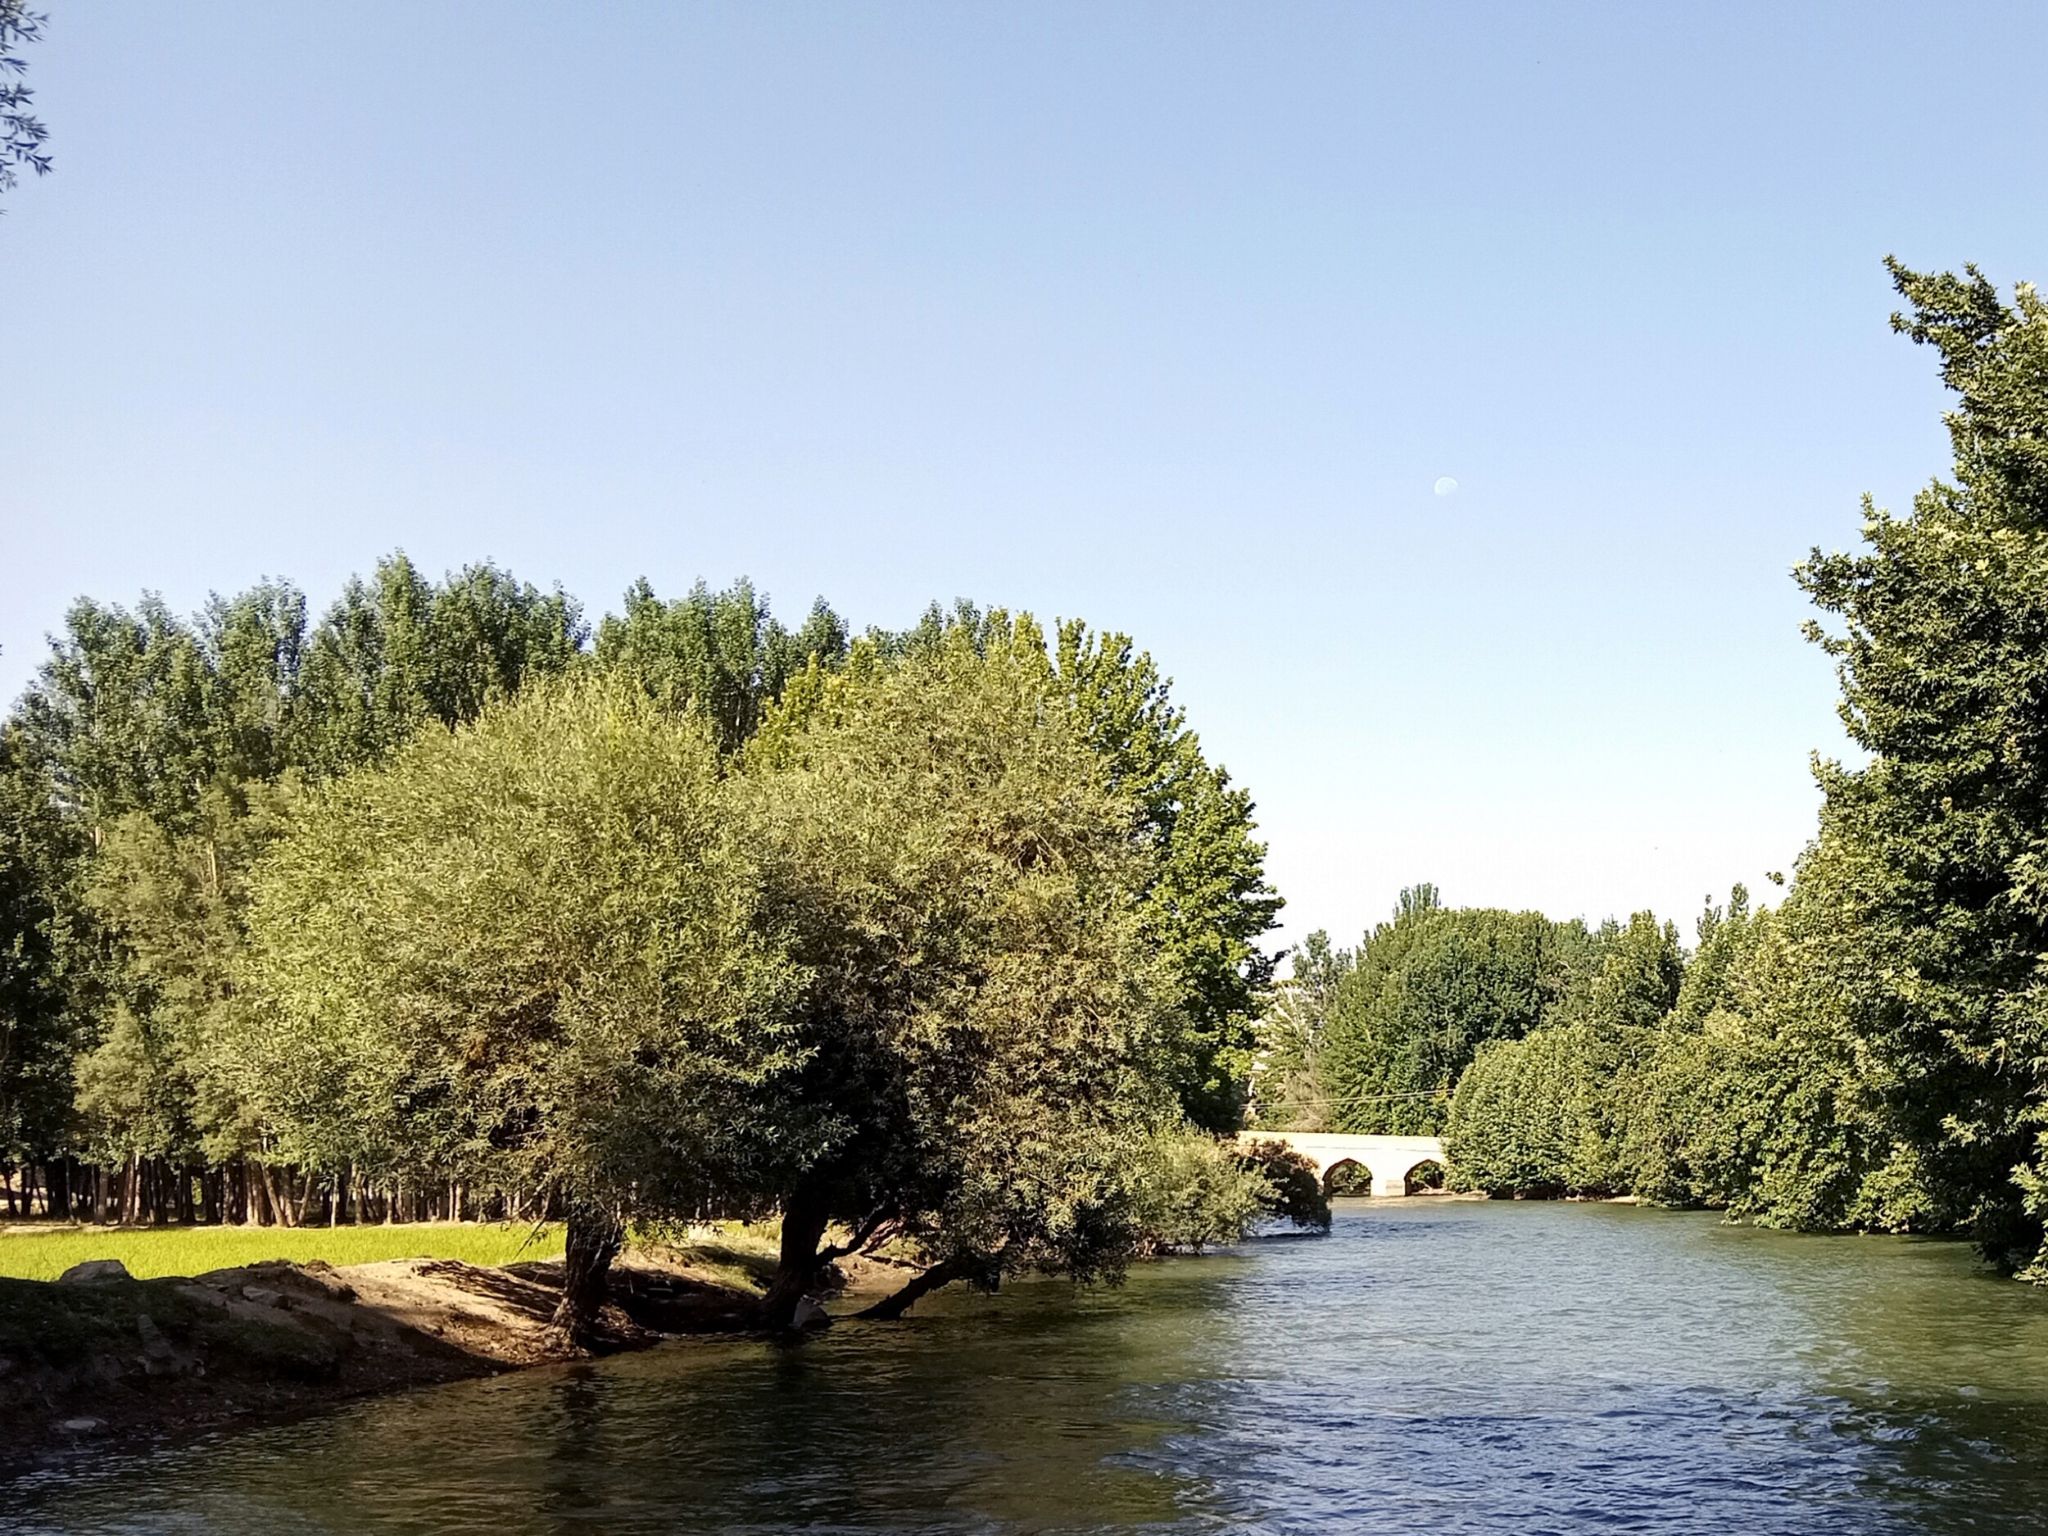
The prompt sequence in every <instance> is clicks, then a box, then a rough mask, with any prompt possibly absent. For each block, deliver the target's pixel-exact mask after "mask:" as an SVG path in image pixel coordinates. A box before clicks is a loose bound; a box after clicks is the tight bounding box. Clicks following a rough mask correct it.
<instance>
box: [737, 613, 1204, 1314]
mask: <svg viewBox="0 0 2048 1536" xmlns="http://www.w3.org/2000/svg"><path fill="white" fill-rule="evenodd" d="M987 638H988V637H982V640H979V641H978V640H977V638H976V637H975V636H973V635H970V634H969V633H967V632H966V631H964V630H955V631H953V632H952V633H950V634H948V635H946V636H945V637H943V638H942V640H941V642H940V643H939V644H937V645H936V646H934V647H932V648H930V649H928V650H925V651H920V652H915V653H911V654H905V655H902V656H901V657H900V659H898V660H896V661H895V662H893V663H890V662H888V661H886V660H885V659H884V658H883V657H881V656H880V655H878V654H877V653H876V648H874V647H873V646H871V645H868V644H866V643H863V644H862V645H860V646H856V647H855V649H854V653H853V655H852V656H851V657H850V658H849V662H848V665H847V667H846V669H845V670H844V671H843V672H842V673H840V674H838V675H836V676H831V677H827V676H825V675H824V674H823V673H822V671H820V670H818V669H815V668H814V669H812V671H811V672H810V673H809V674H808V677H807V679H806V680H805V681H804V682H803V684H802V685H801V686H792V687H791V689H790V690H789V693H788V696H787V697H786V699H785V700H784V702H783V704H782V705H781V706H779V707H778V708H777V709H776V710H775V711H772V712H771V714H770V718H769V719H768V721H767V722H766V724H765V725H764V728H763V729H762V731H761V733H760V735H759V736H758V737H757V739H756V740H755V742H754V743H753V745H752V746H751V747H750V748H749V749H748V752H747V754H746V758H745V771H744V774H743V777H742V783H743V784H744V785H745V786H746V788H747V790H748V792H749V798H748V806H749V817H750V822H751V826H752V830H751V832H750V834H749V841H750V843H751V844H752V845H753V846H757V847H759V848H761V849H762V850H764V854H765V857H766V858H767V861H768V870H769V874H768V879H767V888H768V890H769V892H770V893H771V894H770V899H769V905H768V910H767V918H768V921H769V922H770V923H771V924H772V926H773V928H774V929H775V931H777V932H779V933H782V934H784V935H786V936H787V941H788V943H789V945H790V954H791V957H792V959H793V960H795V961H796V962H797V963H798V964H799V965H800V966H801V967H802V968H803V970H804V972H805V973H806V975H807V976H808V977H809V978H810V980H809V984H808V989H807V992H806V994H805V997H804V1000H803V1003H802V1008H801V1017H800V1024H799V1028H798V1038H799V1039H800V1040H801V1041H802V1042H803V1044H804V1050H805V1057H806V1064H805V1066H804V1068H803V1070H802V1071H801V1073H799V1074H798V1076H797V1078H796V1080H795V1084H794V1091H795V1093H796V1096H797V1098H798V1100H799V1101H800V1102H801V1104H802V1105H803V1106H804V1109H803V1118H804V1120H805V1122H806V1123H807V1124H809V1125H812V1126H814V1127H816V1128H817V1131H818V1136H819V1140H820V1142H821V1144H822V1148H823V1149H822V1151H821V1152H820V1153H819V1155H817V1156H815V1157H812V1158H809V1159H807V1160H802V1161H798V1162H794V1163H792V1164H790V1165H789V1166H788V1167H787V1168H786V1170H785V1171H784V1174H783V1182H782V1183H781V1185H780V1186H779V1188H778V1191H777V1193H778V1196H779V1200H778V1203H779V1205H780V1207H781V1209H782V1213H783V1221H782V1254H781V1264H780V1269H779V1272H778V1275H777V1279H776V1282H775V1284H774V1286H773V1287H772V1288H771V1290H770V1295H769V1303H768V1316H769V1318H770V1320H771V1322H777V1321H783V1320H786V1319H787V1317H788V1316H789V1314H790V1312H791V1311H792V1310H793V1308H794V1306H795V1303H796V1301H797V1299H798V1298H799V1297H800V1296H801V1295H802V1293H803V1291H804V1290H805V1289H806V1288H807V1287H809V1286H810V1285H811V1284H812V1283H813V1281H814V1277H815V1275H816V1273H817V1269H818V1266H819V1264H820V1263H821V1262H822V1260H823V1259H824V1258H825V1257H826V1256H828V1254H829V1253H831V1252H833V1251H840V1250H828V1249H825V1248H823V1247H822V1244H823V1239H824V1235H825V1232H826V1228H827V1227H828V1225H830V1224H831V1223H834V1222H837V1223H840V1224H842V1225H844V1226H845V1227H846V1228H847V1229H849V1230H850V1231H851V1232H852V1234H853V1237H852V1239H851V1241H852V1242H853V1243H856V1244H858V1243H862V1242H866V1241H870V1240H873V1239H874V1238H876V1237H877V1236H878V1235H881V1234H889V1235H893V1236H894V1237H896V1238H897V1239H898V1240H899V1241H901V1242H903V1243H905V1244H907V1245H909V1246H910V1247H911V1248H912V1249H914V1250H915V1251H916V1252H917V1253H918V1254H919V1255H920V1257H921V1258H922V1259H923V1261H924V1268H923V1270H922V1271H921V1273H919V1274H918V1275H917V1276H916V1277H915V1278H914V1279H913V1280H911V1281H910V1282H909V1283H908V1284H907V1285H906V1286H905V1287H904V1288H903V1289H902V1291H900V1292H899V1293H898V1294H897V1295H896V1296H895V1297H893V1298H891V1299H890V1300H889V1301H887V1302H885V1303H883V1304H881V1305H880V1306H879V1307H878V1308H877V1309H875V1310H876V1312H877V1315H885V1316H893V1315H895V1314H897V1313H898V1312H900V1311H901V1310H902V1309H903V1308H904V1307H906V1306H908V1305H909V1304H910V1303H911V1302H913V1301H914V1300H915V1299H916V1298H917V1297H918V1296H920V1295H923V1294H925V1293H926V1292H928V1291H930V1290H931V1289H934V1288H935V1287H937V1286H939V1285H942V1284H945V1283H947V1282H949V1281H952V1280H956V1279H961V1280H967V1281H969V1282H971V1283H976V1284H981V1285H985V1286H986V1285H994V1284H996V1283H998V1282H999V1281H1000V1279H1001V1278H1002V1276H1003V1275H1004V1274H1006V1273H1009V1272H1012V1271H1014V1270H1017V1269H1020V1268H1048V1269H1054V1270H1058V1271H1061V1272H1064V1273H1068V1274H1072V1275H1075V1276H1078V1277H1088V1276H1092V1275H1098V1274H1104V1273H1110V1274H1113V1273H1114V1272H1115V1271H1116V1268H1117V1267H1118V1265H1120V1264H1121V1262H1122V1261H1123V1259H1124V1257H1125V1256H1126V1255H1127V1254H1128V1253H1129V1252H1130V1251H1131V1249H1132V1248H1133V1246H1134V1245H1135V1244H1136V1242H1137V1241H1138V1233H1137V1230H1136V1227H1135V1224H1134V1216H1133V1211H1132V1198H1133V1173H1132V1169H1133V1162H1134V1158H1135V1155H1136V1151H1137V1149H1138V1148H1139V1147H1140V1146H1141V1145H1142V1144H1143V1143H1144V1142H1145V1140H1146V1138H1147V1137H1148V1136H1149V1135H1150V1133H1151V1132H1152V1131H1153V1130H1154V1129H1155V1128H1156V1127H1157V1126H1159V1125H1161V1124H1163V1123H1167V1122H1168V1121H1170V1119H1171V1117H1172V1116H1173V1115H1174V1114H1175V1113H1176V1111H1175V1109H1174V1106H1173V1102H1172V1098H1171V1085H1170V1081H1169V1080H1168V1079H1167V1077H1166V1076H1165V1074H1164V1073H1163V1072H1161V1071H1160V1067H1161V1065H1162V1060H1163V1054H1162V1053H1163V1051H1164V1050H1165V1049H1167V1048H1170V1046H1171V1044H1172V1042H1173V1041H1174V1039H1175V1038H1176V1034H1175V1031H1174V1030H1173V1029H1172V1027H1171V1026H1170V1024H1169V1020H1168V1017H1167V1015H1168V1011H1169V1007H1170V1003H1171V1000H1172V998H1173V997H1174V996H1176V995H1177V994H1176V992H1175V990H1174V988H1173V987H1172V985H1171V978H1170V977H1168V976H1167V975H1165V974H1164V968H1163V967H1162V966H1161V965H1160V964H1159V963H1158V962H1157V960H1156V958H1155V953H1156V952H1155V951H1154V949H1153V947H1152V946H1151V944H1150V943H1149V942H1148V935H1147V932H1146V929H1145V924H1144V911H1143V894H1144V892H1145V891H1146V890H1147V889H1148V888H1149V885H1150V882H1151V875H1152V864H1153V860H1154V859H1155V858H1156V857H1157V851H1156V848H1155V847H1154V846H1153V844H1152V843H1151V842H1150V840H1149V839H1147V838H1145V837H1144V836H1142V835H1141V823H1140V820H1139V818H1138V816H1137V815H1136V814H1135V808H1134V806H1133V803H1132V801H1131V799H1130V797H1129V796H1128V794H1127V793H1124V792H1120V791H1119V789H1118V788H1117V787H1116V786H1115V785H1114V784H1113V783H1112V781H1111V779H1110V776H1109V775H1107V774H1105V773H1104V772H1103V765H1102V760H1101V758H1100V757H1099V756H1098V755H1097V753H1096V752H1095V750H1094V748H1093V747H1092V745H1091V743H1090V739H1089V735H1088V731H1087V724H1088V722H1087V720H1086V718H1085V717H1084V716H1083V715H1082V713H1081V712H1080V711H1079V709H1077V708H1076V707H1075V706H1074V705H1073V704H1072V703H1071V702H1068V701H1065V700H1063V699H1062V698H1061V697H1060V695H1059V694H1058V692H1057V691H1056V690H1054V689H1052V688H1051V687H1050V686H1049V676H1050V666H1049V661H1048V658H1047V654H1046V650H1045V645H1044V640H1043V636H1042V635H1041V633H1040V632H1039V631H1038V629H1037V627H1036V626H1035V625H1033V624H1032V623H1031V622H1030V621H1029V620H1028V619H1020V620H1017V621H1015V622H1014V623H1013V624H1011V625H1010V626H1009V630H1008V634H1007V636H1006V637H1005V638H1003V639H1002V640H1001V641H1000V642H999V643H984V642H985V641H986V640H987ZM842 1246H843V1245H842Z"/></svg>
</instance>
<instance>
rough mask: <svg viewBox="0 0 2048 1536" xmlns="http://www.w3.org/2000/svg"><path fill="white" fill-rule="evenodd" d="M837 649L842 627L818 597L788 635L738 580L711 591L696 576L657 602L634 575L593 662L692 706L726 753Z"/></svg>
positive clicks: (837, 654) (603, 627)
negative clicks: (682, 593)
mask: <svg viewBox="0 0 2048 1536" xmlns="http://www.w3.org/2000/svg"><path fill="white" fill-rule="evenodd" d="M846 652H847V634H846V625H845V623H844V622H843V621H842V620H841V619H840V618H839V616H838V615H837V614H835V613H834V612H833V611H832V610H831V609H830V608H829V607H827V606H826V605H825V601H824V599H823V598H820V599H819V600H818V601H817V602H816V603H814V604H813V605H812V607H811V612H810V616H809V617H808V618H807V619H806V620H805V622H804V626H803V628H802V629H801V630H799V631H797V632H796V633H795V634H792V633H790V632H789V631H788V630H787V629H785V628H784V627H783V626H782V625H781V624H780V623H778V622H777V621H776V619H775V618H774V616H773V615H772V614H770V613H769V611H768V604H767V600H766V599H765V598H763V597H761V596H760V595H759V594H757V593H756V592H755V591H754V588H753V584H752V583H751V582H747V581H740V582H738V583H736V584H734V585H733V586H731V587H729V588H727V589H726V590H725V591H723V592H716V593H714V592H713V591H712V590H711V589H710V588H709V587H708V586H706V585H705V584H704V583H703V582H701V581H700V582H698V583H697V585H696V586H694V587H692V588H691V589H690V594H689V596H687V597H685V598H682V599H680V600H679V601H676V602H671V603H663V602H662V601H660V600H659V599H658V598H656V597H655V595H654V588H653V587H652V586H650V585H649V584H648V582H647V581H646V580H645V579H644V578H643V579H642V580H640V581H637V582H635V583H634V584H633V585H632V587H630V588H629V589H628V590H627V592H626V602H625V612H624V613H623V614H622V615H619V616H617V617H612V616H607V617H606V618H605V619H604V621H603V622H602V623H601V624H599V625H598V629H597V662H598V665H599V666H600V667H602V668H605V669H607V670H609V671H613V672H617V673H620V674H622V675H623V676H626V677H628V678H630V679H632V681H633V682H634V683H635V684H637V685H638V686H639V687H641V688H643V689H645V690H646V692H647V694H648V696H649V697H651V698H653V699H654V700H656V701H657V702H659V703H661V704H663V705H665V706H667V707H669V708H671V709H676V710H683V709H694V710H697V711H699V712H701V713H702V714H703V715H704V717H705V718H706V719H707V720H708V721H710V723H711V729H712V733H713V736H714V737H715V739H716V740H717V742H718V747H719V750H720V751H721V752H726V753H731V752H736V751H738V750H739V748H740V747H741V746H743V745H744V744H745V743H746V742H748V741H750V740H751V739H752V738H753V736H754V733H755V732H756V731H758V730H759V729H760V726H761V721H762V718H763V717H764V715H765V714H766V712H767V710H768V709H769V707H770V706H771V705H772V704H774V703H775V701H776V700H778V699H780V698H781V697H782V694H783V691H784V689H786V688H787V687H788V686H789V683H790V681H791V679H793V678H795V677H797V676H798V675H799V674H800V673H801V672H802V671H803V669H804V668H805V667H806V666H807V665H809V664H810V663H812V662H813V661H815V662H817V663H819V664H820V665H822V666H824V667H826V668H837V667H838V666H840V665H841V664H843V663H844V661H845V659H846Z"/></svg>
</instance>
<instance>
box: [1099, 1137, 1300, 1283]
mask: <svg viewBox="0 0 2048 1536" xmlns="http://www.w3.org/2000/svg"><path fill="white" fill-rule="evenodd" d="M1273 1198H1274V1192H1273V1187H1272V1185H1271V1184H1270V1183H1269V1182H1268V1180H1267V1179H1266V1177H1265V1174H1264V1172H1263V1171H1262V1170H1261V1168H1260V1167H1259V1165H1258V1164H1257V1163H1256V1162H1255V1161H1254V1160H1253V1159H1250V1158H1247V1157H1242V1156H1240V1155H1239V1154H1238V1153H1236V1152H1235V1151H1234V1150H1232V1149H1231V1148H1230V1147H1228V1146H1226V1145H1225V1144H1224V1143H1222V1142H1220V1141H1218V1140H1217V1139H1216V1138H1215V1137H1213V1136H1209V1135H1206V1134H1204V1133H1203V1132H1201V1131H1197V1130H1194V1129H1193V1128H1191V1127H1187V1126H1177V1127H1174V1128H1172V1129H1170V1130H1163V1131H1159V1132H1156V1133H1154V1135H1153V1136H1152V1137H1151V1138H1150V1139H1149V1140H1147V1141H1146V1142H1145V1143H1144V1145H1143V1148H1142V1150H1141V1152H1140V1153H1139V1155H1138V1157H1137V1159H1136V1167H1135V1169H1134V1175H1133V1198H1132V1220H1133V1222H1134V1223H1135V1225H1136V1227H1137V1230H1138V1232H1139V1234H1140V1245H1141V1246H1142V1247H1144V1248H1145V1249H1148V1250H1150V1251H1153V1252H1175V1253H1200V1252H1201V1251H1202V1250H1203V1249H1204V1248H1208V1247H1212V1246H1215V1245H1217V1244H1223V1243H1235V1242H1239V1241H1241V1240H1242V1239H1243V1238H1244V1237H1245V1235H1246V1234H1247V1233H1249V1232H1250V1231H1251V1229H1252V1227H1253V1225H1254V1224H1255V1223H1256V1222H1257V1221H1258V1219H1259V1217H1260V1216H1262V1215H1264V1214H1266V1213H1267V1210H1268V1206H1269V1202H1271V1201H1272V1199H1273ZM1325 1214H1326V1216H1327V1211H1326V1213H1325ZM1324 1225H1325V1226H1327V1225H1328V1221H1327V1220H1325V1222H1324Z"/></svg>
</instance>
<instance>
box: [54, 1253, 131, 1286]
mask: <svg viewBox="0 0 2048 1536" xmlns="http://www.w3.org/2000/svg"><path fill="white" fill-rule="evenodd" d="M134 1278H135V1277H134V1276H133V1275H131V1274H129V1273H128V1266H127V1265H126V1264H123V1263H122V1262H121V1261H120V1260H119V1259H87V1260H86V1261H85V1262H84V1263H83V1264H74V1265H72V1266H71V1267H70V1268H69V1269H67V1270H65V1271H64V1273H63V1274H61V1275H59V1276H58V1277H57V1283H58V1284H59V1285H99V1284H101V1283H102V1282H104V1281H108V1280H133V1279H134Z"/></svg>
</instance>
